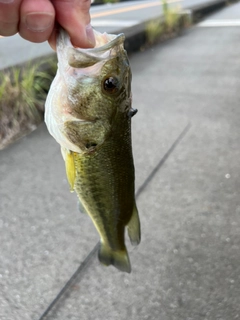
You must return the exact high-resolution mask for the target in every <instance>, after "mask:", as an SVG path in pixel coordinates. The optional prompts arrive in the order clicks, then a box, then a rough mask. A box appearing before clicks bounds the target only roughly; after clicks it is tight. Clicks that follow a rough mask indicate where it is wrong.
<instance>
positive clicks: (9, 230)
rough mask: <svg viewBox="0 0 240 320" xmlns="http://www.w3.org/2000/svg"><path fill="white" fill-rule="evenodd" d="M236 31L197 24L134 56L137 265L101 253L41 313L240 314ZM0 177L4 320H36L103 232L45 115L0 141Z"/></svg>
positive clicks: (185, 317)
mask: <svg viewBox="0 0 240 320" xmlns="http://www.w3.org/2000/svg"><path fill="white" fill-rule="evenodd" d="M239 8H240V4H235V5H232V6H230V7H228V8H226V9H223V10H222V11H220V12H218V13H217V14H215V15H212V16H210V17H208V18H207V20H208V21H211V20H219V21H221V20H222V21H226V20H232V19H235V18H236V15H235V12H236V11H237V10H239ZM219 25H220V24H219ZM239 38H240V28H239V27H221V26H218V27H214V28H213V27H211V28H210V27H203V26H202V27H200V25H196V26H194V27H192V28H190V29H189V30H187V31H186V32H185V33H184V34H183V35H182V36H181V37H179V38H176V39H172V40H169V41H166V42H164V43H162V44H160V45H158V46H155V47H153V48H151V49H149V50H147V51H145V52H141V53H137V54H134V55H132V56H131V65H132V71H133V106H134V107H135V108H138V110H139V112H138V114H137V115H136V116H135V117H134V118H133V147H134V158H135V166H136V189H137V190H141V192H138V199H137V203H138V207H139V211H140V218H141V223H142V242H141V244H140V245H139V246H138V247H137V248H133V247H131V245H130V244H129V242H128V241H127V245H128V248H129V253H130V259H131V262H132V269H133V270H132V273H131V274H130V275H128V274H123V273H120V272H118V271H117V270H116V269H114V268H113V267H108V268H107V267H104V266H102V265H100V264H99V262H98V260H97V258H96V254H94V252H95V251H94V252H93V254H92V256H91V257H90V258H89V260H88V263H87V264H86V266H85V268H84V269H83V270H82V271H81V272H80V273H79V274H78V276H77V277H76V280H75V282H74V284H72V285H71V287H70V290H69V291H68V294H67V297H65V299H62V300H61V301H60V303H59V304H58V305H57V306H56V308H55V309H54V310H53V312H52V313H50V314H49V315H47V316H46V317H45V318H44V319H48V320H51V319H52V320H53V319H54V320H65V319H71V320H79V319H81V320H82V319H83V320H85V319H86V320H105V319H107V320H108V319H111V320H126V319H129V320H143V319H149V320H155V319H161V320H202V319H204V320H207V319H208V320H215V319H218V320H220V319H222V320H226V319H238V318H239V317H240V199H239V187H240V161H239V159H240V148H239V141H240V126H239V118H240V111H239V101H240V91H239V87H240V78H239V74H240V59H239V57H240V43H239ZM184 130H185V135H184V136H182V138H181V139H180V140H178V138H179V136H180V135H181V133H182V132H183V131H184ZM176 141H178V144H176V143H175V142H176ZM174 143H175V144H174ZM173 146H174V148H173ZM169 150H170V151H171V152H169ZM169 153H170V154H169ZM166 154H167V155H169V156H168V157H166ZM163 160H165V161H163ZM152 173H154V175H152ZM0 177H1V180H0V242H1V247H0V257H1V263H0V319H1V320H18V319H19V320H22V319H24V320H28V319H31V320H38V319H39V318H40V316H41V314H42V313H43V311H44V310H45V309H46V308H47V306H48V305H49V303H50V302H51V301H52V300H53V299H54V298H55V296H56V295H57V294H58V292H59V290H60V289H61V288H62V287H63V285H64V284H65V283H66V282H67V280H68V279H69V278H70V276H71V275H72V273H73V272H74V271H75V270H76V269H77V268H78V267H79V265H80V263H81V262H82V261H84V259H85V257H86V256H88V254H89V252H91V250H92V249H93V248H94V246H95V244H96V243H97V240H98V236H97V234H96V231H95V229H94V227H93V226H92V224H91V222H90V220H89V218H88V217H87V216H86V215H84V214H80V213H79V212H78V210H77V201H76V195H75V194H71V193H70V192H69V187H68V183H67V181H66V177H65V172H64V164H63V160H62V159H61V155H60V151H59V146H58V145H57V143H56V142H55V141H54V140H53V139H52V138H51V137H50V136H49V134H48V132H47V130H46V128H45V125H41V126H40V127H39V129H38V130H36V131H35V132H34V133H33V134H31V135H29V136H27V137H26V138H24V139H22V140H21V141H19V142H17V143H15V144H14V145H12V146H10V147H9V148H7V149H6V150H3V151H0ZM149 177H152V179H148V178H149ZM146 181H147V182H146ZM143 185H144V186H145V188H144V189H142V188H141V186H143ZM140 188H141V189H140Z"/></svg>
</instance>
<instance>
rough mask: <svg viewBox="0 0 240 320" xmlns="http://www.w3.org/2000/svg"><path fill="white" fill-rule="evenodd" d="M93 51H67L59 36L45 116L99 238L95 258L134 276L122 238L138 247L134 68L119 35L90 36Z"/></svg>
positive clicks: (67, 45) (63, 38)
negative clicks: (135, 184)
mask: <svg viewBox="0 0 240 320" xmlns="http://www.w3.org/2000/svg"><path fill="white" fill-rule="evenodd" d="M95 37H96V46H95V48H93V49H80V48H75V47H73V46H72V44H71V42H70V39H69V36H68V34H67V33H66V32H65V31H64V30H61V31H60V33H59V36H58V39H57V55H58V71H57V74H56V77H55V79H54V81H53V83H52V85H51V88H50V91H49V94H48V97H47V101H46V111H45V122H46V124H47V127H48V130H49V132H50V134H51V135H52V136H53V137H54V138H55V139H56V140H57V142H58V143H59V144H60V145H61V151H62V155H63V158H64V160H65V165H66V173H67V178H68V181H69V184H70V188H71V190H72V191H75V192H76V193H77V195H78V198H79V200H80V202H81V204H82V206H83V207H84V209H85V211H86V212H87V213H88V215H89V216H90V217H91V219H92V221H93V223H94V225H95V227H96V229H97V231H98V233H99V235H100V249H99V253H98V257H99V260H100V262H102V263H103V264H105V265H110V264H112V265H114V266H115V267H116V268H118V269H119V270H121V271H125V272H131V265H130V261H129V256H128V252H127V249H126V246H125V241H124V233H125V227H127V230H128V235H129V238H130V240H131V243H132V244H133V245H137V244H139V242H140V222H139V217H138V210H137V207H136V202H135V191H134V164H133V156H132V146H131V117H132V116H133V115H134V114H135V113H136V110H134V109H132V107H131V70H130V66H129V61H128V58H127V54H126V51H125V50H124V46H123V43H124V35H123V34H120V35H117V36H116V35H109V34H106V33H104V34H101V33H98V32H95Z"/></svg>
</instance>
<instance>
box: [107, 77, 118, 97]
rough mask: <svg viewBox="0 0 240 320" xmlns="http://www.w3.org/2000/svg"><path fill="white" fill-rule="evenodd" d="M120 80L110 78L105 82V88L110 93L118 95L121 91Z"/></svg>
mask: <svg viewBox="0 0 240 320" xmlns="http://www.w3.org/2000/svg"><path fill="white" fill-rule="evenodd" d="M118 84H119V83H118V79H117V78H115V77H108V78H106V79H105V80H104V82H103V88H104V90H105V91H106V92H108V93H111V94H113V93H116V92H117V91H118V89H119V86H118Z"/></svg>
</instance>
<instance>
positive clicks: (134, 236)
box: [127, 203, 141, 246]
mask: <svg viewBox="0 0 240 320" xmlns="http://www.w3.org/2000/svg"><path fill="white" fill-rule="evenodd" d="M127 228H128V235H129V238H130V241H131V244H132V245H134V246H136V245H138V244H139V243H140V241H141V230H140V220H139V216H138V209H137V206H136V203H135V204H134V208H133V213H132V217H131V219H130V221H129V223H128V226H127Z"/></svg>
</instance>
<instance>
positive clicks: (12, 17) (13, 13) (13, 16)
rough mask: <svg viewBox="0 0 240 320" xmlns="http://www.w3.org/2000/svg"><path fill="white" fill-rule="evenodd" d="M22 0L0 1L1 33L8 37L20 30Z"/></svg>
mask: <svg viewBox="0 0 240 320" xmlns="http://www.w3.org/2000/svg"><path fill="white" fill-rule="evenodd" d="M21 1H22V0H2V1H0V35H2V36H6V37H7V36H12V35H14V34H15V33H17V32H18V22H19V8H20V5H21Z"/></svg>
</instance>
